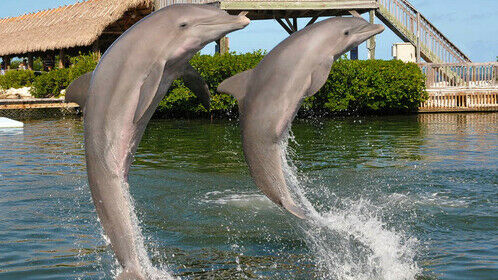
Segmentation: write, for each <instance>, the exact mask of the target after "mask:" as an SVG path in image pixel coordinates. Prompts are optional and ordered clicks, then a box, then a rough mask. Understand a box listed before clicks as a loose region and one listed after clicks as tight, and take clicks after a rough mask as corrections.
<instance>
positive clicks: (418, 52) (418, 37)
mask: <svg viewBox="0 0 498 280" xmlns="http://www.w3.org/2000/svg"><path fill="white" fill-rule="evenodd" d="M420 52H421V49H420V13H418V12H417V63H420Z"/></svg>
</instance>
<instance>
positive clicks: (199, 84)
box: [182, 64, 211, 110]
mask: <svg viewBox="0 0 498 280" xmlns="http://www.w3.org/2000/svg"><path fill="white" fill-rule="evenodd" d="M182 78H183V82H184V83H185V85H186V86H187V87H188V88H189V89H190V90H191V91H192V92H193V93H194V94H195V96H197V97H198V98H199V99H200V100H201V102H202V105H203V106H204V108H206V110H209V100H210V98H211V94H210V92H209V87H208V85H207V84H206V82H205V81H204V79H203V78H202V77H201V75H200V74H199V73H198V72H197V70H195V68H194V67H192V66H191V65H190V64H187V68H185V71H184V72H183V76H182Z"/></svg>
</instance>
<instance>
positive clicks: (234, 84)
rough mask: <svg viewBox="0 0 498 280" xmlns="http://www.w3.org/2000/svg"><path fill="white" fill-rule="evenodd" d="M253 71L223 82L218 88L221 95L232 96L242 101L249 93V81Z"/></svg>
mask: <svg viewBox="0 0 498 280" xmlns="http://www.w3.org/2000/svg"><path fill="white" fill-rule="evenodd" d="M252 71H253V70H252V69H250V70H247V71H244V72H241V73H238V74H236V75H234V76H232V77H230V78H228V79H226V80H224V81H223V82H221V84H220V85H219V86H218V92H219V93H225V94H230V95H232V96H234V97H235V98H237V101H241V100H242V98H244V96H245V94H246V91H247V81H249V79H250V78H251V74H252Z"/></svg>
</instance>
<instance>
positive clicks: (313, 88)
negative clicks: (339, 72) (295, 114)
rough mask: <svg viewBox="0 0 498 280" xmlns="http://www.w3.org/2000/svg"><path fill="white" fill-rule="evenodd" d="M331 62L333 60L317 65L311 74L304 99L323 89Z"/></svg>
mask: <svg viewBox="0 0 498 280" xmlns="http://www.w3.org/2000/svg"><path fill="white" fill-rule="evenodd" d="M333 62H334V61H333V59H332V60H330V61H325V62H323V63H321V64H320V65H318V67H317V68H316V69H315V70H314V71H313V72H312V73H311V77H310V84H309V87H308V89H307V90H306V93H305V97H309V96H312V95H314V94H315V93H317V92H318V91H319V90H320V89H321V88H322V87H323V85H324V84H325V83H326V82H327V79H328V77H329V74H330V68H331V67H332V63H333Z"/></svg>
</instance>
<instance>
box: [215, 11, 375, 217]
mask: <svg viewBox="0 0 498 280" xmlns="http://www.w3.org/2000/svg"><path fill="white" fill-rule="evenodd" d="M383 30H384V27H383V26H382V25H374V24H370V23H368V22H367V21H366V20H364V19H362V18H330V19H327V20H324V21H321V22H318V23H315V24H312V25H310V26H308V27H306V28H304V29H302V30H300V31H299V32H296V33H294V34H292V35H291V36H289V37H288V38H287V39H285V40H284V41H282V42H281V43H280V44H278V45H277V46H276V47H275V48H274V49H273V50H272V51H270V52H269V53H268V55H266V56H265V58H264V59H263V60H262V61H261V62H260V63H259V64H258V65H257V66H256V67H255V68H254V69H251V70H247V71H245V72H242V73H239V74H237V75H235V76H233V77H231V78H228V79H226V80H225V81H223V82H222V83H221V84H220V85H219V86H218V92H221V93H227V94H231V95H233V96H234V97H235V98H236V99H237V101H238V105H239V111H240V125H241V130H242V144H243V149H244V155H245V158H246V162H247V165H248V166H249V171H250V173H251V176H252V178H253V180H254V182H255V183H256V185H257V186H258V187H259V188H260V189H261V190H262V191H263V193H264V194H266V195H267V196H268V197H269V198H270V199H271V200H272V201H273V202H274V203H276V204H277V205H279V206H281V207H283V208H285V209H287V210H288V211H289V212H290V213H292V214H294V215H295V216H297V217H299V218H305V217H306V212H305V211H304V210H303V209H302V208H300V207H298V206H297V205H296V203H295V202H294V201H293V199H292V197H291V195H290V192H289V189H288V187H287V185H286V182H285V178H284V172H283V170H282V149H281V147H280V143H281V141H282V140H283V139H284V138H285V136H286V135H287V134H286V133H287V131H288V129H289V126H290V123H291V122H292V120H293V119H294V117H295V115H296V113H297V111H298V109H299V107H300V105H301V103H302V101H303V99H304V98H306V97H308V96H311V95H313V94H315V93H316V92H317V91H318V90H320V88H321V87H322V86H323V85H324V84H325V82H326V81H327V78H328V76H329V73H330V68H331V67H332V63H333V62H334V61H335V60H336V59H337V58H339V57H341V56H342V55H343V54H345V53H346V52H347V51H349V50H351V49H352V48H354V47H356V46H358V45H359V44H361V43H362V42H364V41H365V40H367V39H368V38H370V37H371V36H373V35H376V34H378V33H381V32H382V31H383Z"/></svg>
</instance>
